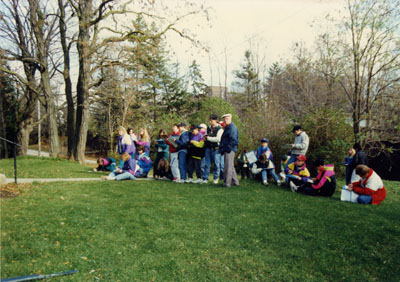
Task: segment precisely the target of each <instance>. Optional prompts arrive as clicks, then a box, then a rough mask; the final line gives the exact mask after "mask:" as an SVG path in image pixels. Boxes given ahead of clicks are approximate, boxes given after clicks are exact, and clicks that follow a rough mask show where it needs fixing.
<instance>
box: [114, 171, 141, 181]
mask: <svg viewBox="0 0 400 282" xmlns="http://www.w3.org/2000/svg"><path fill="white" fill-rule="evenodd" d="M110 176H113V177H115V180H125V179H128V180H135V179H136V177H135V176H133V175H132V174H131V173H129V172H123V173H118V172H117V171H115V170H114V171H113V172H111V173H110Z"/></svg>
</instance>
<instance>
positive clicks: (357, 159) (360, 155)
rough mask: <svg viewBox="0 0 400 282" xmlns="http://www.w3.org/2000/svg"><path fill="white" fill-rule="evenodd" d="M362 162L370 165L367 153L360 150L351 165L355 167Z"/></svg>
mask: <svg viewBox="0 0 400 282" xmlns="http://www.w3.org/2000/svg"><path fill="white" fill-rule="evenodd" d="M361 164H362V165H368V157H367V154H366V153H364V152H363V151H358V152H357V153H356V154H355V155H354V157H353V159H352V160H351V167H352V168H353V169H355V168H356V166H358V165H361Z"/></svg>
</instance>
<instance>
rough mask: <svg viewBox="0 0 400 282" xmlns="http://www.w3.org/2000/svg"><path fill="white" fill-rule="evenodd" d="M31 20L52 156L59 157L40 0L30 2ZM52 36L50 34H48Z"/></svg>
mask: <svg viewBox="0 0 400 282" xmlns="http://www.w3.org/2000/svg"><path fill="white" fill-rule="evenodd" d="M29 8H30V21H31V25H32V27H33V31H34V34H35V38H36V46H37V52H38V58H39V61H40V73H41V76H40V82H41V85H42V92H43V94H44V96H45V99H46V112H47V114H48V117H47V118H48V135H49V143H50V152H49V153H50V156H51V157H57V155H58V153H60V142H59V138H58V125H57V112H56V105H55V102H54V100H55V99H54V94H53V91H52V89H51V85H50V75H49V66H48V62H47V58H48V56H49V54H48V51H49V45H48V44H49V42H48V43H46V42H45V41H46V40H45V35H44V28H43V25H44V23H45V15H44V14H43V12H42V10H41V8H40V7H39V2H38V0H36V1H30V2H29ZM48 36H50V35H48Z"/></svg>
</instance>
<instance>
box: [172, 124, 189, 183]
mask: <svg viewBox="0 0 400 282" xmlns="http://www.w3.org/2000/svg"><path fill="white" fill-rule="evenodd" d="M186 127H187V125H186V123H184V122H181V123H180V124H179V131H180V135H179V138H178V139H177V140H176V141H175V143H176V144H177V145H178V147H177V151H178V161H179V174H180V176H181V178H180V179H178V180H177V181H176V182H177V183H184V182H185V181H186V170H187V162H186V155H187V152H188V150H187V146H188V144H189V131H187V129H186Z"/></svg>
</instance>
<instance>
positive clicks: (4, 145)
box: [0, 93, 8, 159]
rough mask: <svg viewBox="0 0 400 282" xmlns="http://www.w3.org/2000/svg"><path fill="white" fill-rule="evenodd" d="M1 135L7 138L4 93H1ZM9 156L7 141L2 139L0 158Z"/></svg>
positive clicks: (0, 142) (0, 141)
mask: <svg viewBox="0 0 400 282" xmlns="http://www.w3.org/2000/svg"><path fill="white" fill-rule="evenodd" d="M0 136H1V137H3V138H7V128H6V123H5V121H4V109H3V93H0ZM1 158H8V147H7V142H6V141H3V140H0V159H1Z"/></svg>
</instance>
